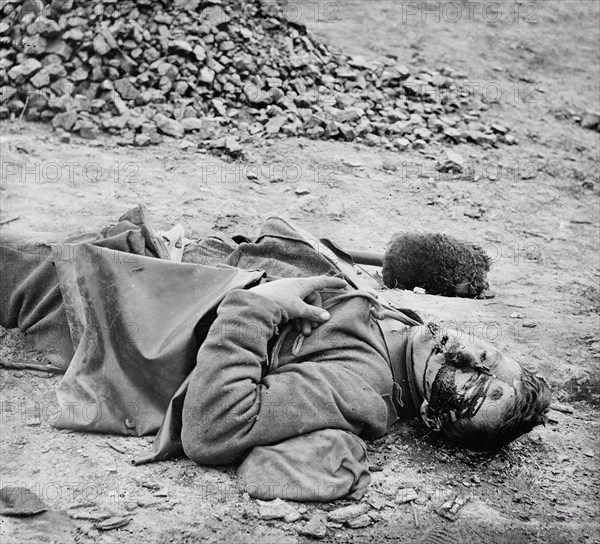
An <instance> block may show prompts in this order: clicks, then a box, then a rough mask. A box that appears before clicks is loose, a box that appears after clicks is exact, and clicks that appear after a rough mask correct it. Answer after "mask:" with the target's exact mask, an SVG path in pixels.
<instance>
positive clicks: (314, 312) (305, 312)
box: [298, 302, 330, 332]
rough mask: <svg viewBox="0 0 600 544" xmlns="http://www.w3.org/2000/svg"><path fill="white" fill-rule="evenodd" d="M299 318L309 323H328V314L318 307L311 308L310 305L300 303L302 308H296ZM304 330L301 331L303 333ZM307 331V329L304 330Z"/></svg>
mask: <svg viewBox="0 0 600 544" xmlns="http://www.w3.org/2000/svg"><path fill="white" fill-rule="evenodd" d="M298 313H299V316H298V317H300V318H301V319H302V320H303V321H307V322H308V323H309V324H310V323H317V324H320V323H325V322H326V321H329V317H330V316H329V312H328V311H327V310H323V308H319V307H318V306H311V305H310V304H306V303H305V302H303V303H302V306H301V307H299V308H298ZM304 330H305V329H304V328H303V329H302V331H303V332H304ZM306 330H307V331H308V329H306Z"/></svg>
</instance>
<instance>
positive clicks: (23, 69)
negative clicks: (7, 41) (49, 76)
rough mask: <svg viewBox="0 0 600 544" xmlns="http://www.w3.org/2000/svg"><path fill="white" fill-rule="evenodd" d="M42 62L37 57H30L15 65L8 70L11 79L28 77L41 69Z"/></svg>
mask: <svg viewBox="0 0 600 544" xmlns="http://www.w3.org/2000/svg"><path fill="white" fill-rule="evenodd" d="M41 68H42V63H41V62H40V61H39V60H37V59H32V58H28V59H25V60H24V61H23V62H22V63H21V64H17V65H16V66H13V67H12V68H11V69H10V70H9V71H8V77H9V78H10V79H22V78H26V77H28V76H30V75H32V74H34V73H35V72H37V71H38V70H41Z"/></svg>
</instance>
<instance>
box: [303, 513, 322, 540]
mask: <svg viewBox="0 0 600 544" xmlns="http://www.w3.org/2000/svg"><path fill="white" fill-rule="evenodd" d="M297 531H298V533H300V534H301V535H303V536H307V537H309V538H314V539H317V540H321V539H322V538H325V535H327V526H326V525H325V524H324V523H323V521H322V519H321V518H320V517H318V516H313V517H312V518H311V519H310V521H309V522H308V523H306V524H304V525H303V526H301V527H298V529H297Z"/></svg>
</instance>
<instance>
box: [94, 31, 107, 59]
mask: <svg viewBox="0 0 600 544" xmlns="http://www.w3.org/2000/svg"><path fill="white" fill-rule="evenodd" d="M92 47H93V48H94V51H95V52H96V53H98V55H100V56H101V57H103V56H104V55H106V54H107V53H108V52H109V51H110V49H111V47H110V45H108V43H106V40H105V39H104V36H102V34H96V35H95V36H94V39H93V40H92Z"/></svg>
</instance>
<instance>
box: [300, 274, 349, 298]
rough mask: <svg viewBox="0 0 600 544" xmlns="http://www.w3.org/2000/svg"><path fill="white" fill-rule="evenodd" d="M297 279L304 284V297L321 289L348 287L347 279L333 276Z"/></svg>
mask: <svg viewBox="0 0 600 544" xmlns="http://www.w3.org/2000/svg"><path fill="white" fill-rule="evenodd" d="M297 281H298V282H299V283H300V285H301V286H302V291H303V292H304V297H303V298H305V297H306V296H307V295H309V294H311V293H313V292H314V291H318V290H320V289H344V288H346V287H348V284H347V283H346V280H343V279H342V278H334V277H332V276H314V277H311V278H298V280H297Z"/></svg>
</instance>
